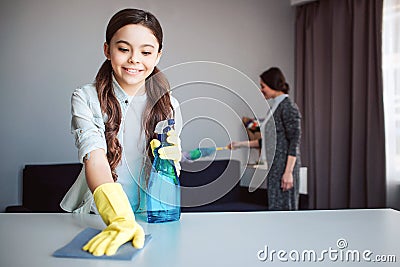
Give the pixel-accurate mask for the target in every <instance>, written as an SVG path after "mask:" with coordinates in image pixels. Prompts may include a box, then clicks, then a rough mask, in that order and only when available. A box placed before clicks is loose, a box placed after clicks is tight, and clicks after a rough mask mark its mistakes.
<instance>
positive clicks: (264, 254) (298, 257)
mask: <svg viewBox="0 0 400 267" xmlns="http://www.w3.org/2000/svg"><path fill="white" fill-rule="evenodd" d="M347 247H348V243H347V240H346V239H344V238H339V239H338V240H337V241H336V248H333V247H329V248H328V249H323V250H321V251H316V250H313V249H306V250H301V251H299V250H295V249H293V250H290V251H287V250H274V249H270V248H269V247H268V246H267V245H265V246H264V249H261V250H259V251H258V252H257V258H258V260H260V261H263V262H274V261H280V262H288V261H292V262H323V261H332V262H362V261H364V262H396V255H377V254H374V253H373V252H372V251H371V250H368V249H366V250H363V251H359V250H353V249H347Z"/></svg>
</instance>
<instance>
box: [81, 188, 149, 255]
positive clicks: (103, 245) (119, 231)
mask: <svg viewBox="0 0 400 267" xmlns="http://www.w3.org/2000/svg"><path fill="white" fill-rule="evenodd" d="M93 196H94V201H95V202H96V206H97V210H98V211H99V213H100V215H101V218H102V219H103V221H104V222H105V223H106V225H107V227H106V228H105V229H104V230H103V231H102V232H101V233H99V234H98V235H96V236H95V237H93V238H92V239H91V240H90V241H89V242H88V243H87V244H86V245H85V246H84V247H83V248H82V249H83V250H85V251H89V252H90V253H92V254H93V255H94V256H102V255H104V254H106V255H107V256H110V255H114V254H115V253H116V252H117V250H118V248H119V247H120V246H121V245H123V244H125V243H126V242H128V241H130V240H132V245H133V246H134V247H135V248H142V247H143V245H144V239H145V235H144V231H143V228H142V227H141V226H140V225H139V224H138V223H137V222H136V221H135V215H134V214H133V211H132V208H131V206H130V204H129V200H128V197H127V196H126V194H125V192H124V190H123V189H122V186H121V184H119V183H105V184H102V185H100V186H98V187H97V188H96V189H95V190H94V192H93Z"/></svg>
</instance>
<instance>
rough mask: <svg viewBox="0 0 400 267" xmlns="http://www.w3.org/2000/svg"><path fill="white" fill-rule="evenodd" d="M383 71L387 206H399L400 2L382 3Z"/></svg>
mask: <svg viewBox="0 0 400 267" xmlns="http://www.w3.org/2000/svg"><path fill="white" fill-rule="evenodd" d="M382 26H383V29H382V71H383V100H384V112H385V132H386V175H387V185H388V198H387V200H388V206H389V207H399V206H400V195H399V194H400V193H399V191H400V0H384V1H383V24H382Z"/></svg>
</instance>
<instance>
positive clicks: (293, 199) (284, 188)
mask: <svg viewBox="0 0 400 267" xmlns="http://www.w3.org/2000/svg"><path fill="white" fill-rule="evenodd" d="M260 86H261V92H262V94H263V95H264V97H265V98H266V99H267V100H268V101H269V102H270V103H271V109H270V113H272V114H270V116H267V119H266V120H267V121H265V122H263V124H264V123H265V127H261V129H262V131H263V132H262V133H263V137H264V140H262V139H259V140H252V141H239V142H232V143H230V144H229V145H228V147H229V148H230V149H236V148H240V147H254V148H261V149H263V150H264V151H263V152H265V154H266V158H267V162H268V163H269V164H271V167H270V168H269V172H268V175H267V191H268V207H269V210H297V209H298V205H299V176H300V165H301V162H300V149H299V148H300V135H301V129H300V120H301V115H300V112H299V110H298V108H297V106H296V104H295V103H294V102H293V101H292V100H291V99H290V98H289V97H288V92H289V85H288V84H287V83H286V79H285V77H284V75H283V73H282V71H281V70H280V69H279V68H276V67H273V68H270V69H268V70H267V71H265V72H263V73H262V74H261V75H260ZM272 119H273V120H272ZM274 138H275V139H276V140H272V139H274ZM271 155H272V156H273V158H272V156H271ZM269 156H270V157H271V160H268V157H269Z"/></svg>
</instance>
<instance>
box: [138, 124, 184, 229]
mask: <svg viewBox="0 0 400 267" xmlns="http://www.w3.org/2000/svg"><path fill="white" fill-rule="evenodd" d="M174 124H175V121H174V119H169V120H165V121H160V122H158V123H157V125H156V129H155V132H156V133H157V134H158V136H157V139H158V140H159V141H160V142H161V145H160V146H159V147H158V148H156V149H154V161H153V165H152V169H151V173H150V177H149V181H148V188H147V194H148V195H147V199H146V202H147V221H148V222H149V223H160V222H168V221H177V220H179V218H180V216H181V208H180V201H181V200H180V185H179V179H178V175H177V172H176V169H175V164H174V162H173V161H172V160H168V159H161V158H160V157H159V154H158V150H159V149H160V148H162V147H165V146H170V144H169V143H168V142H167V136H168V135H167V132H168V131H169V130H171V129H173V127H174Z"/></svg>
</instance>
